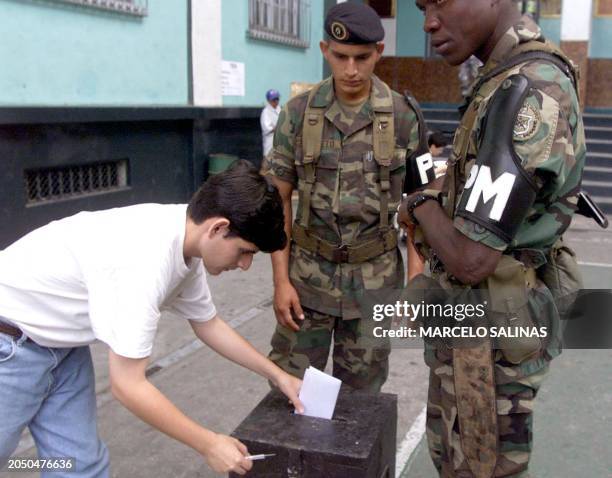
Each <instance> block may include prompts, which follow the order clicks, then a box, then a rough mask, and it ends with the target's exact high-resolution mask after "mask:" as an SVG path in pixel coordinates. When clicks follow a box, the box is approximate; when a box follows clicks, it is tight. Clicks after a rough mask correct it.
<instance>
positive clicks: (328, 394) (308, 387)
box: [300, 367, 342, 420]
mask: <svg viewBox="0 0 612 478" xmlns="http://www.w3.org/2000/svg"><path fill="white" fill-rule="evenodd" d="M340 385H342V381H341V380H338V379H337V378H335V377H332V376H331V375H327V374H326V373H323V372H321V371H320V370H318V369H316V368H314V367H308V368H307V369H306V373H305V374H304V381H303V383H302V388H301V389H300V400H301V402H302V404H303V405H304V413H303V415H307V416H309V417H319V418H327V419H328V420H330V419H331V417H332V415H333V414H334V409H335V408H336V400H338V392H340Z"/></svg>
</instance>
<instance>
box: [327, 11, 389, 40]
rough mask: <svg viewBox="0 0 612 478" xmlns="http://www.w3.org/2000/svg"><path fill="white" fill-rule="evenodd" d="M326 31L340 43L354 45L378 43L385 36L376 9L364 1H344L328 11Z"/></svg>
mask: <svg viewBox="0 0 612 478" xmlns="http://www.w3.org/2000/svg"><path fill="white" fill-rule="evenodd" d="M325 31H326V32H327V34H328V35H329V36H330V38H331V39H332V40H334V41H337V42H339V43H349V44H354V45H359V44H364V43H376V42H379V41H381V40H382V39H383V38H384V37H385V30H384V29H383V26H382V22H381V21H380V17H379V16H378V14H377V13H376V11H375V10H374V9H373V8H372V7H370V6H369V5H366V4H364V3H353V2H344V3H338V4H337V5H334V6H333V7H331V8H330V9H329V10H328V11H327V16H326V17H325Z"/></svg>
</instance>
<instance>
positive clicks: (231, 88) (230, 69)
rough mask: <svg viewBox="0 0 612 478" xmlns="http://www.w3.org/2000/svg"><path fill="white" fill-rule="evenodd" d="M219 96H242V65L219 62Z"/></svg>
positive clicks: (234, 62) (232, 62) (236, 62)
mask: <svg viewBox="0 0 612 478" xmlns="http://www.w3.org/2000/svg"><path fill="white" fill-rule="evenodd" d="M221 94H222V95H223V96H244V94H245V88H244V63H240V62H238V61H222V62H221Z"/></svg>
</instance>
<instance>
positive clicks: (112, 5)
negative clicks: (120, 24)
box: [55, 0, 148, 17]
mask: <svg viewBox="0 0 612 478" xmlns="http://www.w3.org/2000/svg"><path fill="white" fill-rule="evenodd" d="M55 1H56V2H63V3H71V4H73V5H81V6H84V7H92V8H97V9H100V10H108V11H112V12H119V13H125V14H127V15H136V16H139V17H146V16H147V13H148V0H55Z"/></svg>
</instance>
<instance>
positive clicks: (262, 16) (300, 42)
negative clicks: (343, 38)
mask: <svg viewBox="0 0 612 478" xmlns="http://www.w3.org/2000/svg"><path fill="white" fill-rule="evenodd" d="M247 35H248V36H249V37H251V38H254V39H257V40H267V41H273V42H278V43H284V44H287V45H291V46H296V47H301V48H308V47H309V46H310V3H309V2H308V1H307V0H249V29H248V31H247Z"/></svg>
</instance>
